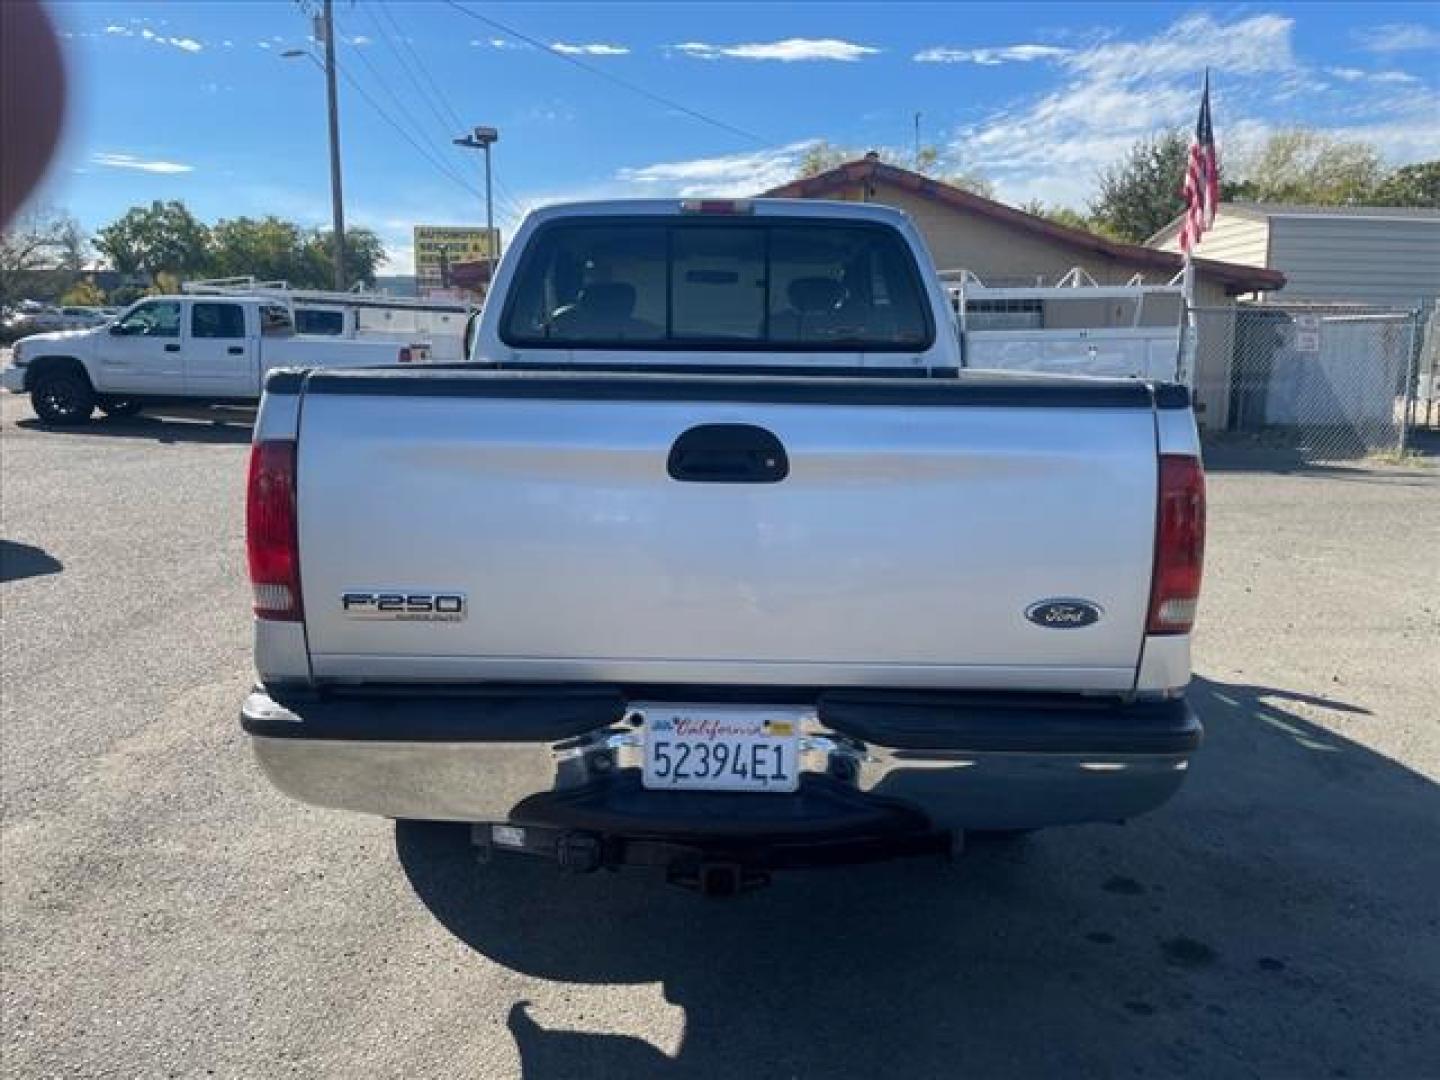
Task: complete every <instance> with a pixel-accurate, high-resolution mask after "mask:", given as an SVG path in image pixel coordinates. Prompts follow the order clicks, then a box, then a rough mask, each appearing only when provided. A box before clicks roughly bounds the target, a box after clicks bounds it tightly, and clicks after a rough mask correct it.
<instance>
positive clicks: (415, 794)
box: [242, 688, 1201, 836]
mask: <svg viewBox="0 0 1440 1080" xmlns="http://www.w3.org/2000/svg"><path fill="white" fill-rule="evenodd" d="M647 696H653V695H647ZM627 715H628V709H627V706H626V704H625V696H624V695H623V694H622V693H621V692H620V691H619V690H618V689H605V688H597V689H593V690H592V689H588V688H571V689H565V690H562V691H560V692H558V693H556V692H552V693H545V692H536V691H532V690H525V691H523V692H520V693H518V695H512V696H506V695H505V694H504V693H503V692H502V693H500V694H491V695H486V696H482V697H478V698H477V697H473V696H468V695H463V694H462V695H453V696H444V695H440V696H434V697H427V698H425V699H421V700H416V699H408V698H406V697H405V696H400V695H397V696H394V697H381V698H358V699H356V698H351V699H343V698H342V699H338V700H324V701H320V702H303V701H289V702H287V703H285V704H282V703H280V702H277V701H276V700H274V699H273V698H271V697H270V696H268V695H267V694H265V693H264V692H260V691H257V692H255V693H253V694H251V695H250V697H249V698H248V699H247V700H246V702H245V705H244V707H243V709H242V724H243V726H244V727H245V730H246V731H247V732H248V733H249V734H250V736H251V740H252V743H253V745H254V748H255V752H256V755H257V757H258V759H259V761H260V765H261V767H262V768H263V769H264V771H265V773H266V775H267V776H268V777H269V778H270V780H271V782H272V783H274V785H275V786H276V787H277V788H279V789H280V790H281V791H283V792H285V793H286V794H288V795H291V796H293V797H294V798H297V799H300V800H302V801H304V802H308V803H313V804H315V805H319V806H325V807H332V808H336V809H344V810H353V811H359V812H365V813H372V814H379V815H381V816H384V817H392V818H413V819H420V820H441V821H464V822H504V821H509V820H511V819H512V817H513V816H514V813H513V812H514V811H515V809H516V807H517V806H518V805H519V804H520V803H522V802H524V801H525V800H527V799H530V798H531V797H532V796H537V795H544V794H546V793H556V794H558V793H565V792H572V793H578V792H586V791H593V790H597V789H601V788H604V787H605V786H606V785H620V786H624V785H628V786H629V787H630V788H634V787H635V786H636V785H635V782H634V781H635V777H636V776H637V775H638V770H639V766H640V755H641V744H640V738H641V736H640V732H639V730H638V729H637V728H635V727H634V726H631V724H630V722H629V721H628V720H627ZM803 732H804V736H803V741H802V759H801V763H802V770H803V775H804V776H805V777H807V778H811V779H814V780H816V781H817V782H818V781H823V782H824V783H825V784H828V785H832V786H836V785H838V786H839V787H841V788H844V789H847V790H851V791H854V792H855V793H856V794H859V795H862V796H867V797H873V798H874V799H875V800H876V801H877V802H880V801H883V802H889V801H892V800H898V801H899V802H901V803H903V804H906V805H908V806H912V807H914V808H916V809H918V810H921V811H923V812H924V814H925V815H926V816H927V817H928V818H929V820H930V821H931V822H932V823H934V824H935V825H936V826H938V827H944V828H951V829H1023V828H1040V827H1044V826H1050V825H1062V824H1077V823H1082V822H1092V821H1122V820H1125V819H1127V818H1131V817H1134V816H1136V815H1137V814H1141V813H1144V812H1146V811H1148V810H1152V809H1154V808H1155V807H1157V806H1159V805H1161V804H1162V803H1164V802H1165V801H1166V800H1168V799H1169V798H1170V797H1171V796H1172V795H1174V793H1175V792H1176V791H1177V790H1178V789H1179V787H1180V785H1181V783H1182V782H1183V781H1184V778H1185V775H1186V770H1187V768H1188V765H1189V761H1190V757H1191V756H1192V754H1193V752H1194V750H1195V749H1196V747H1198V745H1199V741H1200V734H1201V732H1200V725H1199V722H1198V720H1197V719H1196V717H1195V715H1194V713H1193V712H1192V711H1191V710H1190V709H1189V707H1188V706H1187V705H1186V704H1185V703H1184V701H1183V700H1172V701H1164V702H1152V703H1147V704H1144V705H1128V706H1125V705H1120V704H1118V703H1114V704H1111V705H1104V704H1102V703H1090V702H1085V703H1082V702H1078V701H1077V702H1075V703H1074V707H1072V708H1066V707H1064V706H1063V704H1062V703H1060V702H1057V701H1055V700H1053V699H1044V700H1040V701H1037V700H1036V699H1035V698H1033V697H1031V698H1024V697H1018V696H1017V697H1013V698H1009V697H1006V698H1002V697H997V696H996V695H988V696H986V697H984V698H979V699H976V698H973V697H968V696H963V695H946V694H925V695H917V694H913V693H912V694H903V693H884V692H876V693H850V694H845V695H823V694H822V695H819V697H818V700H817V703H816V706H815V709H814V712H813V714H812V715H811V716H810V717H809V719H807V721H806V722H805V723H804V725H803ZM687 794H689V793H674V792H642V793H641V794H640V797H639V798H638V799H634V798H632V799H630V800H629V801H628V802H627V803H626V806H627V807H628V808H629V809H628V810H626V813H630V814H631V815H632V818H633V820H632V819H625V818H623V817H622V818H619V819H616V818H614V817H613V815H612V816H610V817H608V818H607V819H606V820H607V821H608V822H609V824H608V826H607V827H608V828H610V829H612V831H616V832H624V831H634V832H640V833H644V834H646V835H664V834H668V833H670V832H672V831H675V832H683V833H684V834H685V835H688V836H693V835H696V834H697V832H703V831H704V829H705V826H704V825H703V823H697V822H700V821H701V819H698V818H696V817H694V816H693V815H690V814H688V813H686V812H685V811H684V807H685V806H686V805H687V804H686V803H685V802H684V801H683V799H684V796H685V795H687ZM712 798H713V796H712ZM728 798H730V799H736V798H738V799H742V800H746V803H747V807H750V806H754V805H755V804H754V800H755V799H757V798H758V799H762V800H765V802H764V804H763V805H765V806H767V807H773V808H774V810H775V818H776V820H777V821H781V822H787V823H788V824H789V825H790V826H794V825H795V824H796V822H797V820H799V819H803V818H804V817H805V815H806V813H807V810H806V808H805V807H804V806H803V805H802V800H800V799H798V798H793V799H792V798H791V797H790V796H786V795H781V794H766V795H762V796H747V795H739V796H728ZM787 799H790V800H791V802H790V803H787V802H786V800H787ZM792 803H793V805H792ZM718 805H719V807H720V811H721V812H720V813H719V814H718V815H716V814H715V813H714V807H709V808H708V809H707V817H710V818H714V824H713V828H714V829H715V830H718V831H722V832H726V833H727V834H733V833H734V832H735V831H736V829H737V824H736V822H735V821H734V820H726V815H725V814H724V812H723V808H724V806H725V805H727V804H726V803H725V800H724V799H722V800H721V802H720V803H719V804H718ZM672 811H673V813H672ZM797 815H798V817H797ZM746 816H747V819H748V815H746ZM672 817H673V818H674V819H675V822H676V824H674V825H673V827H672V826H671V825H670V824H667V819H669V818H672ZM762 817H763V816H762ZM682 819H683V823H682ZM627 820H628V821H630V824H629V825H627V824H626V821H627ZM753 825H754V827H755V828H756V829H757V830H760V831H764V829H765V828H766V827H767V826H765V825H764V822H763V820H761V819H755V820H754V822H753ZM748 827H750V826H749V825H748V824H747V825H744V826H741V828H742V831H743V828H748Z"/></svg>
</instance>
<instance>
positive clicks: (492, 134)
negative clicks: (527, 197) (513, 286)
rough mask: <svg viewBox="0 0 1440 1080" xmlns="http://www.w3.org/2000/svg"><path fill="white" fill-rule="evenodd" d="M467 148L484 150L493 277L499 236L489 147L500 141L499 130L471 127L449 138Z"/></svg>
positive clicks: (487, 230) (457, 144)
mask: <svg viewBox="0 0 1440 1080" xmlns="http://www.w3.org/2000/svg"><path fill="white" fill-rule="evenodd" d="M451 141H452V142H454V143H455V145H456V146H463V147H465V149H467V150H484V151H485V235H486V236H488V237H489V246H490V277H491V279H492V280H493V279H494V277H495V260H496V259H497V258H499V256H500V251H499V248H500V243H499V238H498V237H497V236H496V235H495V200H494V197H493V196H492V194H491V191H490V147H492V146H494V145H495V144H496V143H497V142H499V141H500V132H499V130H498V129H496V128H493V127H476V128H472V129H471V131H470V134H469V135H466V136H465V137H464V138H463V139H453V140H451Z"/></svg>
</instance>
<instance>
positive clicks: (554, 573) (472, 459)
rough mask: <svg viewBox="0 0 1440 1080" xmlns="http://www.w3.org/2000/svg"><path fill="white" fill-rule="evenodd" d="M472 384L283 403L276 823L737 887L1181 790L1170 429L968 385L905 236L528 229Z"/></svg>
mask: <svg viewBox="0 0 1440 1080" xmlns="http://www.w3.org/2000/svg"><path fill="white" fill-rule="evenodd" d="M472 360H473V362H472V363H471V364H469V365H462V366H453V367H441V366H432V367H429V368H417V369H408V370H407V369H400V368H395V369H387V370H369V371H341V370H323V371H313V372H277V373H273V374H272V375H271V376H270V379H269V381H268V384H267V387H266V394H265V400H264V403H263V404H262V407H261V409H260V415H259V420H258V424H257V428H256V433H255V445H254V448H253V454H252V458H251V466H250V481H249V505H248V522H249V525H248V542H249V560H250V572H251V578H252V581H253V585H254V594H255V635H256V636H255V657H256V663H257V667H258V669H259V675H260V680H261V686H260V687H259V688H257V689H256V691H255V692H254V693H253V694H251V696H250V697H249V698H248V699H247V700H246V702H245V704H244V706H243V710H242V723H243V726H244V728H245V730H246V731H247V732H248V733H249V735H250V736H251V741H252V743H253V745H254V748H255V750H256V752H257V754H258V757H259V760H260V763H261V765H262V767H263V768H264V770H265V772H266V773H267V774H268V775H269V777H270V779H271V780H272V781H273V782H274V783H275V784H276V785H277V786H278V787H279V788H280V789H282V790H283V791H285V792H288V793H289V794H291V795H294V796H296V797H298V798H300V799H303V800H305V801H308V802H312V803H316V804H319V805H322V806H329V807H339V808H346V809H350V810H357V811H368V812H371V813H375V814H381V815H386V816H389V817H393V818H398V819H425V820H448V821H460V822H469V823H472V824H473V826H474V828H473V830H472V833H473V836H474V838H475V840H476V842H477V843H478V844H479V845H480V846H481V847H482V848H483V849H485V850H486V851H487V852H488V851H490V850H497V849H509V850H513V851H519V852H525V853H528V854H530V855H539V856H544V857H547V858H551V859H554V860H556V861H558V862H559V863H560V864H561V865H562V866H565V867H567V868H570V869H575V870H591V869H595V868H597V867H613V866H621V865H647V866H652V867H660V868H663V870H664V871H665V873H666V874H667V876H668V877H669V878H670V879H671V880H673V881H677V882H680V883H686V884H690V885H694V886H697V887H699V888H701V889H704V890H706V891H709V892H732V891H735V890H737V889H740V888H744V887H748V886H750V885H752V884H755V883H758V882H761V881H763V880H764V879H765V876H766V874H767V873H768V872H769V871H771V870H774V869H779V868H795V867H802V866H809V865H818V864H831V863H837V862H855V861H864V860H868V859H876V858H883V857H889V856H894V855H905V854H919V853H930V852H946V851H950V850H953V848H954V845H955V842H956V840H957V838H958V837H961V836H963V835H964V833H965V832H967V831H1018V830H1029V829H1034V828H1038V827H1042V826H1049V825H1059V824H1067V823H1079V822H1113V821H1121V820H1124V819H1126V818H1130V817H1132V816H1134V815H1136V814H1140V813H1143V812H1145V811H1147V810H1150V809H1152V808H1154V807H1156V806H1158V805H1160V804H1161V803H1163V802H1165V800H1166V799H1168V798H1169V797H1170V796H1171V795H1172V794H1173V793H1174V792H1175V791H1176V789H1177V788H1178V787H1179V786H1180V784H1181V782H1182V780H1183V778H1184V776H1185V770H1186V768H1187V766H1188V764H1189V761H1190V758H1191V755H1192V754H1193V753H1194V751H1195V750H1196V748H1197V746H1198V744H1199V742H1200V734H1201V731H1200V725H1199V723H1198V721H1197V719H1196V717H1195V715H1194V713H1193V712H1192V711H1191V709H1190V708H1189V707H1188V706H1187V704H1186V702H1185V699H1184V696H1183V691H1184V687H1185V685H1186V683H1187V681H1188V680H1189V678H1190V636H1189V635H1190V630H1191V624H1192V621H1193V618H1194V614H1195V604H1196V599H1197V594H1198V591H1199V586H1200V573H1201V559H1202V548H1203V533H1204V487H1203V474H1202V472H1201V466H1200V461H1199V447H1198V443H1197V437H1196V431H1195V425H1194V419H1193V416H1192V413H1191V411H1190V407H1189V401H1188V396H1187V394H1186V392H1185V390H1184V389H1183V388H1181V387H1178V386H1168V385H1155V384H1151V383H1147V382H1142V381H1138V380H1120V379H1114V380H1111V379H1076V378H1064V377H1050V376H1025V375H993V374H985V373H982V372H973V371H969V370H963V369H962V363H961V360H962V358H961V355H960V346H959V342H958V339H957V336H956V333H955V328H954V325H953V322H952V313H951V310H950V306H949V304H948V302H947V299H946V296H945V293H944V290H943V288H942V285H941V283H940V281H939V280H938V279H937V278H936V276H935V274H934V272H933V269H932V265H931V262H930V259H929V255H928V253H927V252H926V250H925V247H924V245H923V242H922V240H921V238H920V236H919V234H918V233H917V231H916V229H915V228H914V226H913V225H912V224H911V223H910V222H909V220H908V219H907V218H906V217H905V216H904V215H903V214H901V213H899V212H897V211H894V210H891V209H887V208H884V207H879V206H873V205H857V204H853V203H824V202H809V201H803V202H792V201H779V200H776V201H765V200H756V201H753V202H730V201H711V200H704V201H698V202H674V201H664V202H659V201H644V202H612V203H595V204H583V205H571V206H556V207H551V208H548V209H544V210H540V211H537V212H536V213H534V214H532V215H531V216H530V217H529V218H528V219H527V220H526V221H525V223H524V225H523V226H522V227H521V229H520V230H519V232H518V234H517V236H516V240H515V243H514V245H513V246H512V247H511V249H510V251H509V252H508V253H507V254H506V255H505V257H504V259H503V261H502V262H501V265H500V266H499V268H498V273H497V275H496V280H495V289H494V292H493V294H492V299H491V300H490V302H489V303H487V304H486V306H485V309H484V313H483V315H482V319H481V323H480V327H479V331H478V334H477V335H476V342H475V346H474V350H473V353H472Z"/></svg>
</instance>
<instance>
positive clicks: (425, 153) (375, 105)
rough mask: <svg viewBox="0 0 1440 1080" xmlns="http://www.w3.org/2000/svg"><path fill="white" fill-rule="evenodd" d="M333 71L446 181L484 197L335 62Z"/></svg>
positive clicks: (478, 196) (480, 197) (481, 197)
mask: <svg viewBox="0 0 1440 1080" xmlns="http://www.w3.org/2000/svg"><path fill="white" fill-rule="evenodd" d="M335 70H336V71H337V72H339V74H340V76H341V77H342V78H343V79H344V80H345V81H346V82H347V83H349V84H350V88H351V89H352V90H354V91H355V92H356V93H357V94H359V95H360V96H361V97H363V98H364V99H365V100H366V101H367V102H368V103H369V105H370V107H371V108H372V109H374V110H375V112H376V113H377V114H378V115H379V116H380V119H382V120H384V121H385V122H386V123H387V124H389V125H390V126H391V127H392V128H394V129H395V131H396V132H397V133H398V134H399V135H400V137H401V138H403V139H404V140H405V141H406V142H407V143H409V144H410V145H411V146H412V147H414V148H415V151H416V153H418V154H419V155H420V156H421V157H423V158H424V159H425V160H426V161H428V162H429V163H430V164H431V165H433V166H434V167H435V168H436V169H438V170H439V171H440V172H441V173H442V174H444V176H445V178H446V179H448V180H450V181H451V182H452V183H454V184H456V185H457V186H458V187H460V188H461V189H462V190H464V191H467V192H469V193H470V194H471V195H474V196H475V197H476V198H478V199H483V198H484V195H482V194H481V192H480V189H479V188H475V187H471V186H470V185H469V184H467V183H466V182H465V181H464V180H463V179H461V178H460V176H459V175H458V174H456V173H454V172H452V171H451V170H450V169H449V167H448V166H446V165H445V164H444V163H443V162H441V161H440V160H438V159H437V158H436V157H435V156H434V155H433V154H431V152H430V151H429V150H428V149H426V147H425V146H424V144H422V143H419V142H417V141H416V140H415V138H414V136H412V135H411V134H410V132H409V131H407V130H406V129H405V126H404V125H403V124H400V123H398V122H397V121H396V120H395V119H394V117H392V116H391V115H390V114H389V113H388V112H386V111H385V109H384V108H383V107H382V106H381V105H380V103H379V102H378V101H376V100H375V98H374V97H372V96H371V94H370V91H368V90H366V89H365V87H364V85H362V84H361V83H360V82H359V81H358V80H357V79H356V78H355V77H354V76H353V75H351V74H350V72H349V71H348V70H347V69H345V68H343V67H341V66H340V64H339V63H338V62H337V63H336V65H335Z"/></svg>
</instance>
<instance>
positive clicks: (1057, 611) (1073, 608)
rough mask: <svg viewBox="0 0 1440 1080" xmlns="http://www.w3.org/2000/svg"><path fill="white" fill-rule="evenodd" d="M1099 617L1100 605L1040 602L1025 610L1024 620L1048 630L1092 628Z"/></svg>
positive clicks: (1073, 602)
mask: <svg viewBox="0 0 1440 1080" xmlns="http://www.w3.org/2000/svg"><path fill="white" fill-rule="evenodd" d="M1100 615H1101V611H1100V605H1099V604H1092V603H1091V602H1090V601H1089V600H1041V601H1039V602H1038V603H1035V604H1031V605H1030V606H1029V607H1028V608H1026V609H1025V618H1027V619H1029V620H1030V621H1031V622H1033V623H1034V624H1035V625H1036V626H1043V627H1045V628H1047V629H1049V630H1075V629H1078V628H1079V627H1082V626H1094V625H1095V624H1096V623H1097V622H1099V621H1100Z"/></svg>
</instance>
